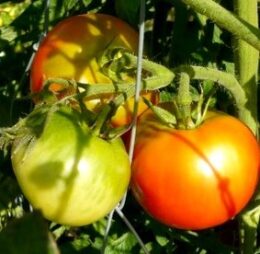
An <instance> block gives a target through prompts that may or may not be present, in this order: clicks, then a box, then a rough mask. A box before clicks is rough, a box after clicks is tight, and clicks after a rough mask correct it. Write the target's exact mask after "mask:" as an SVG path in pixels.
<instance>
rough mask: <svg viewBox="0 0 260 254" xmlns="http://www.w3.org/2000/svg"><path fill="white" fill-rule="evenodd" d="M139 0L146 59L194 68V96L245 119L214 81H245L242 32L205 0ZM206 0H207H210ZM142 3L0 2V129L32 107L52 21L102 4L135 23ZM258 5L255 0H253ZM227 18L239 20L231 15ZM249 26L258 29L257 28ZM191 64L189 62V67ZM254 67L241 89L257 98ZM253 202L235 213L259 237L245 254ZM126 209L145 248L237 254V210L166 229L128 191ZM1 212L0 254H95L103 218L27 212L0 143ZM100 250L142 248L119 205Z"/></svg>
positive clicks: (166, 93)
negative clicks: (36, 62) (40, 52)
mask: <svg viewBox="0 0 260 254" xmlns="http://www.w3.org/2000/svg"><path fill="white" fill-rule="evenodd" d="M242 1H244V0H242ZM145 2H146V22H145V48H146V49H145V55H146V56H145V57H146V58H148V59H150V60H152V61H154V62H156V63H160V64H162V65H164V66H166V67H168V68H169V69H171V70H180V68H182V69H181V70H182V71H183V70H185V71H186V72H187V73H189V74H190V73H193V74H194V77H195V78H194V80H192V81H191V82H192V84H193V85H194V87H195V89H194V91H192V96H193V98H198V97H199V95H198V91H200V88H201V87H203V88H204V89H203V92H204V93H205V95H206V96H208V97H210V106H214V107H215V108H217V109H219V110H223V111H225V112H227V113H229V114H232V115H235V116H237V117H240V118H243V119H245V121H247V120H248V115H246V117H244V115H245V114H247V113H248V112H242V113H241V114H238V112H237V108H236V106H237V104H238V103H239V101H236V100H235V99H234V96H233V95H232V93H230V92H228V91H227V89H226V88H224V86H221V87H220V88H219V87H217V88H216V86H215V84H216V83H218V82H219V83H221V82H222V81H223V83H225V84H227V83H228V84H234V83H236V81H235V82H233V81H234V79H235V77H238V80H239V81H240V80H244V78H241V76H239V75H240V73H239V68H238V67H237V62H236V61H237V59H238V58H236V57H237V56H236V55H235V53H236V48H235V50H234V45H237V44H234V41H235V40H238V39H239V35H237V36H233V30H234V29H233V28H232V27H231V29H230V30H227V27H225V24H224V26H223V23H219V22H220V21H219V20H218V17H215V18H213V19H210V18H208V16H207V15H210V12H209V11H208V10H209V9H208V6H207V4H206V5H205V6H204V7H202V9H201V8H197V9H196V8H194V7H193V6H192V8H191V7H189V4H191V2H194V3H195V2H197V1H190V0H183V1H180V0H148V1H145ZM211 2H213V1H208V3H211ZM233 2H237V0H233V1H216V2H214V4H218V3H219V4H220V6H221V7H223V8H225V10H229V11H231V12H232V13H234V12H235V11H236V10H235V9H234V7H233ZM46 3H49V6H48V8H46V6H45V4H46ZM139 3H140V1H137V0H135V1H123V0H79V1H74V0H51V1H49V2H48V1H42V0H19V1H18V0H15V1H6V0H5V1H1V3H0V127H7V126H11V125H13V124H14V123H16V122H17V120H18V119H19V118H21V117H24V116H25V115H26V114H27V113H29V112H30V111H31V110H32V107H33V105H32V102H31V98H30V96H29V74H30V72H29V67H30V63H31V59H32V57H33V55H34V52H35V50H36V49H37V45H38V43H39V42H40V40H41V38H42V37H43V36H44V34H45V33H46V32H47V30H48V29H51V27H52V26H53V25H55V24H56V23H57V22H59V21H60V20H62V19H64V18H66V17H69V16H72V15H77V14H81V13H87V12H102V13H107V14H111V15H114V16H118V17H120V18H121V19H123V20H125V21H126V22H128V23H130V24H131V25H132V26H133V27H135V28H136V29H138V27H139V26H138V22H139V7H140V6H139ZM255 3H256V4H257V1H255ZM203 14H206V15H203ZM232 17H233V16H232ZM212 20H213V21H212ZM232 20H233V21H234V23H235V21H236V19H235V16H234V17H233V19H232ZM233 21H232V22H233ZM235 24H236V23H235ZM255 25H256V24H255ZM247 27H250V26H247ZM251 30H252V34H254V35H255V36H256V37H257V36H258V34H257V32H255V30H254V29H251ZM259 38H260V37H258V40H259V41H260V39H259ZM235 47H238V46H235ZM256 47H257V45H256ZM249 54H250V53H249ZM241 57H243V56H241ZM258 57H259V54H258V56H257V58H258ZM248 64H249V65H250V63H248ZM187 65H192V66H193V67H192V68H188V69H187V68H186V66H187ZM197 66H203V67H207V68H205V69H203V71H205V72H204V73H203V75H204V76H203V77H202V76H200V75H199V74H198V72H196V71H198V69H199V67H197ZM212 69H214V70H215V69H217V70H218V71H220V70H221V71H223V72H225V74H227V75H226V76H225V77H224V78H223V77H222V78H218V77H220V76H218V75H216V76H214V75H215V74H216V72H210V70H212ZM206 70H207V71H206ZM256 70H257V71H255V72H254V73H253V74H250V75H254V77H253V79H254V82H253V86H255V87H256V89H255V90H253V92H252V91H251V90H250V89H248V90H246V93H247V94H246V95H247V98H249V101H250V102H252V101H257V99H256V97H257V92H258V94H259V89H258V90H257V83H258V82H259V81H258V78H257V75H258V69H257V65H256ZM199 73H200V74H201V72H199ZM212 73H213V74H214V75H213V74H212ZM217 74H220V72H217ZM230 75H232V77H231V76H230ZM249 79H250V78H249ZM251 79H252V77H251ZM227 80H228V82H227ZM236 85H237V84H236ZM251 85H252V84H251ZM236 87H237V86H236ZM212 88H214V89H213V90H214V92H215V93H214V96H212V94H211V92H212ZM234 90H235V91H237V90H239V89H237V88H235V89H234ZM177 92H178V91H177V89H176V83H175V82H173V83H172V84H171V85H169V86H167V87H166V88H163V89H161V93H160V95H161V100H162V101H167V100H169V98H172V96H177ZM235 93H236V92H235ZM258 97H259V96H258ZM247 106H248V107H251V108H248V110H249V111H251V112H259V104H258V105H257V103H249V105H248V104H247ZM252 107H254V108H253V109H252ZM244 113H245V114H244ZM252 119H253V120H252ZM252 121H254V122H255V123H256V124H255V125H256V126H253V128H254V131H255V133H257V131H258V129H257V128H258V127H257V126H259V119H257V116H256V115H253V116H251V118H250V120H249V122H252ZM0 134H1V133H0ZM0 146H1V144H0ZM256 196H257V195H256ZM258 196H259V194H258ZM259 205H260V203H259V198H257V197H256V198H255V199H254V200H253V201H252V203H251V204H250V205H249V206H248V210H246V211H245V213H243V214H242V216H241V217H242V218H243V220H242V221H243V222H242V224H243V223H244V222H245V221H246V225H247V227H245V228H244V229H245V234H247V233H248V232H249V238H251V241H253V244H255V246H254V245H253V244H251V245H252V247H251V250H250V252H244V253H246V254H250V253H259V249H260V245H259V243H258V242H257V239H258V238H257V233H259V228H258V219H259ZM123 211H124V216H125V218H127V219H128V220H129V221H130V223H131V225H132V226H133V227H134V228H135V230H136V231H137V233H138V234H139V236H140V238H141V239H142V241H143V242H144V243H145V246H146V248H147V250H148V251H149V252H150V253H151V254H152V253H169V254H170V253H187V254H189V253H199V254H205V253H207V254H211V253H216V254H219V253H223V254H232V253H239V252H241V253H243V252H242V251H241V247H240V240H239V238H240V229H241V228H240V227H241V217H237V218H234V219H233V220H231V221H230V222H228V223H225V224H224V225H222V226H219V227H215V228H211V229H208V230H203V231H198V232H195V231H183V230H177V229H174V228H168V227H166V226H164V225H162V224H160V223H158V222H157V221H155V220H154V219H152V218H151V217H149V216H148V215H147V214H146V213H145V212H144V211H143V210H142V209H141V207H140V206H139V205H138V204H137V203H136V201H135V200H134V199H133V197H132V195H131V193H129V195H128V197H127V200H126V204H125V207H124V209H123ZM205 212H206V211H205ZM0 218H1V220H0V230H1V231H0V253H6V254H9V253H10V254H15V253H28V254H30V253H43V254H45V253H46V254H47V253H48V254H49V253H50V254H51V253H53V254H56V253H61V254H81V253H100V250H101V249H102V246H103V243H104V236H105V234H106V233H105V230H106V223H107V220H108V218H107V217H106V218H104V219H102V220H100V221H98V222H96V223H94V224H91V225H89V226H84V227H79V228H73V227H68V226H64V225H59V224H54V223H51V222H49V221H47V220H44V219H43V218H42V216H41V214H40V213H38V211H34V212H32V208H31V206H30V204H29V203H28V201H27V200H26V199H25V198H24V197H23V195H22V193H21V191H20V188H19V186H18V184H17V181H16V179H15V177H14V174H13V171H12V165H11V162H10V151H9V149H8V148H5V149H2V150H1V151H0ZM248 225H249V226H248ZM245 241H246V238H245ZM14 243H17V244H15V245H14ZM252 248H254V250H253V251H252ZM104 253H111V254H114V253H120V254H124V253H125V254H127V253H131V254H135V253H143V250H142V248H141V247H140V245H139V242H138V239H137V238H136V237H135V235H134V233H133V231H131V230H130V229H129V228H128V227H127V225H126V223H125V221H124V220H122V217H121V216H119V214H117V213H115V214H114V217H113V221H112V226H111V229H110V232H109V235H108V239H107V240H106V248H105V251H104Z"/></svg>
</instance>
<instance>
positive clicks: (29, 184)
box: [11, 107, 131, 226]
mask: <svg viewBox="0 0 260 254" xmlns="http://www.w3.org/2000/svg"><path fill="white" fill-rule="evenodd" d="M34 119H35V120H33V119H32V120H30V121H28V122H36V124H37V123H39V122H43V121H46V124H45V126H44V128H43V129H42V128H40V127H39V126H37V125H36V126H33V128H31V127H30V132H29V133H28V135H25V136H22V137H21V138H17V139H16V141H15V142H14V144H13V147H12V157H11V159H12V165H13V169H14V173H15V175H16V177H17V180H18V183H19V185H20V187H21V189H22V191H23V193H24V195H25V197H26V198H27V199H28V200H29V202H30V203H31V204H32V206H33V207H34V208H35V209H39V210H40V211H41V212H42V214H43V216H44V217H45V218H47V219H49V220H51V221H55V222H57V223H60V224H66V225H71V226H82V225H86V224H89V223H92V222H94V221H96V220H98V219H100V218H102V217H103V216H105V215H106V214H108V213H109V212H110V211H111V210H112V209H113V208H114V207H115V206H116V205H117V203H118V202H119V201H120V200H121V198H122V196H123V195H124V193H125V191H126V190H127V187H128V184H129V181H130V172H131V169H130V163H129V159H128V155H127V153H126V151H125V148H124V145H123V142H122V141H121V139H120V138H117V139H114V140H111V141H107V140H104V139H102V138H99V137H98V136H95V135H94V134H93V133H92V132H91V131H90V129H89V128H88V127H87V126H86V125H85V124H84V122H82V121H81V120H80V116H79V115H78V113H77V112H75V111H73V110H72V109H70V108H69V107H61V108H60V109H58V110H57V111H55V112H53V113H50V114H49V116H48V117H47V118H46V120H44V119H42V116H41V115H36V117H34ZM41 119H42V120H41ZM36 120H37V121H36ZM30 125H31V123H30ZM32 133H34V134H35V136H34V138H32V137H31V134H32Z"/></svg>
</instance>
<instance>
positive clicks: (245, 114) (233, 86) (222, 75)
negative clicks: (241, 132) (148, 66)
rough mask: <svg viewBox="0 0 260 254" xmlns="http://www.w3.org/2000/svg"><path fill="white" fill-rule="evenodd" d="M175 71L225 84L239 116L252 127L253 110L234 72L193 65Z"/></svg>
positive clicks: (192, 77) (196, 78) (195, 78)
mask: <svg viewBox="0 0 260 254" xmlns="http://www.w3.org/2000/svg"><path fill="white" fill-rule="evenodd" d="M174 71H175V72H186V73H187V74H188V75H189V76H190V78H191V79H194V80H211V81H214V82H216V83H218V84H220V85H221V86H223V87H224V88H225V89H226V90H227V91H229V92H230V93H231V95H232V96H233V98H234V101H235V105H236V107H237V109H238V115H239V118H240V119H241V120H242V121H243V122H244V123H245V124H247V125H248V126H249V127H250V128H251V129H252V126H253V123H254V119H253V117H252V115H251V112H250V111H249V110H248V109H247V108H246V107H245V104H246V102H247V98H246V94H245V91H244V90H243V88H242V87H241V86H240V84H239V83H238V81H237V80H236V78H235V77H234V76H233V75H232V74H229V73H226V72H223V71H219V70H216V69H213V68H207V67H202V66H192V65H182V66H180V67H177V68H176V69H174Z"/></svg>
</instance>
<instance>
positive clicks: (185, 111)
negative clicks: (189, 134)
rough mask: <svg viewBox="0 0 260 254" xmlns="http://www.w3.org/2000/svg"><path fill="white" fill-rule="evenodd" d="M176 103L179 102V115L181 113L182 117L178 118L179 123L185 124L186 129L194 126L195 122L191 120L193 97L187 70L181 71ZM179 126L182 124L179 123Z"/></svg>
mask: <svg viewBox="0 0 260 254" xmlns="http://www.w3.org/2000/svg"><path fill="white" fill-rule="evenodd" d="M176 103H177V110H178V115H179V114H180V117H181V119H178V120H179V123H181V124H183V125H184V126H183V128H184V129H189V128H192V127H193V123H192V120H191V103H192V98H191V94H190V76H189V75H188V74H187V73H186V72H181V73H180V78H179V88H178V94H177V100H176ZM180 120H181V121H180ZM179 123H178V125H179ZM179 127H181V126H180V125H179ZM181 128H182V127H181Z"/></svg>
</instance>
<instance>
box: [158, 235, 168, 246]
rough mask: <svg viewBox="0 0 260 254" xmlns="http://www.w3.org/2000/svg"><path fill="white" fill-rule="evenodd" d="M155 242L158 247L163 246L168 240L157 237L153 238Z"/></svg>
mask: <svg viewBox="0 0 260 254" xmlns="http://www.w3.org/2000/svg"><path fill="white" fill-rule="evenodd" d="M155 239H156V241H157V242H158V243H159V244H160V246H162V247H163V246H165V245H167V243H168V242H169V239H167V238H166V237H164V236H160V235H157V236H155Z"/></svg>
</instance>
